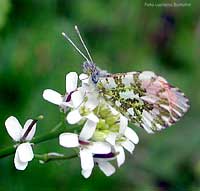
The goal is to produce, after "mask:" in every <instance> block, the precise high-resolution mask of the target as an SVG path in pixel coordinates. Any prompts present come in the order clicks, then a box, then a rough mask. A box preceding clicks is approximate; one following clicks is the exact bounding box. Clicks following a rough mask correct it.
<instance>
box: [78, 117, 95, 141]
mask: <svg viewBox="0 0 200 191" xmlns="http://www.w3.org/2000/svg"><path fill="white" fill-rule="evenodd" d="M96 125H97V124H96V123H95V122H93V121H91V120H89V119H88V120H87V121H86V123H85V124H84V126H83V128H82V130H81V133H80V135H79V137H80V139H81V140H88V139H90V138H91V137H92V136H93V134H94V132H95V129H96Z"/></svg>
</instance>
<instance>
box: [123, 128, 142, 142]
mask: <svg viewBox="0 0 200 191" xmlns="http://www.w3.org/2000/svg"><path fill="white" fill-rule="evenodd" d="M124 135H125V136H126V137H127V138H128V139H129V140H130V141H132V142H133V143H135V144H138V142H139V137H138V136H137V134H136V133H135V131H133V129H131V128H130V127H127V128H126V130H125V132H124Z"/></svg>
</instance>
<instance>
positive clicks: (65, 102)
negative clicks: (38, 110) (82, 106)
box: [43, 72, 78, 109]
mask: <svg viewBox="0 0 200 191" xmlns="http://www.w3.org/2000/svg"><path fill="white" fill-rule="evenodd" d="M77 83H78V75H77V73H76V72H70V73H68V74H67V75H66V94H65V96H63V95H61V94H60V93H58V92H57V91H55V90H52V89H46V90H44V92H43V98H44V99H45V100H47V101H49V102H51V103H53V104H56V105H58V106H60V107H61V108H64V109H65V108H66V107H72V103H71V96H72V94H73V93H74V92H76V90H77Z"/></svg>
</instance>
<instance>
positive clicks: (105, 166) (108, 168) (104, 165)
mask: <svg viewBox="0 0 200 191" xmlns="http://www.w3.org/2000/svg"><path fill="white" fill-rule="evenodd" d="M98 165H99V168H100V169H101V171H102V172H103V173H104V174H105V175H106V176H111V175H112V174H113V173H114V172H115V167H114V166H113V165H112V164H110V163H109V162H107V161H105V162H100V163H98Z"/></svg>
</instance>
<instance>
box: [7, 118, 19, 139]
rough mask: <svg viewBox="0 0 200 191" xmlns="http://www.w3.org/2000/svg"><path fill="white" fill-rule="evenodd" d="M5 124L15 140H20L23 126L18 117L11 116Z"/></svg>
mask: <svg viewBox="0 0 200 191" xmlns="http://www.w3.org/2000/svg"><path fill="white" fill-rule="evenodd" d="M5 126H6V130H7V132H8V134H9V135H10V136H11V137H12V139H13V140H14V141H19V140H20V138H21V132H22V126H21V125H20V123H19V121H18V120H17V118H15V117H13V116H10V117H9V118H8V119H6V121H5Z"/></svg>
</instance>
